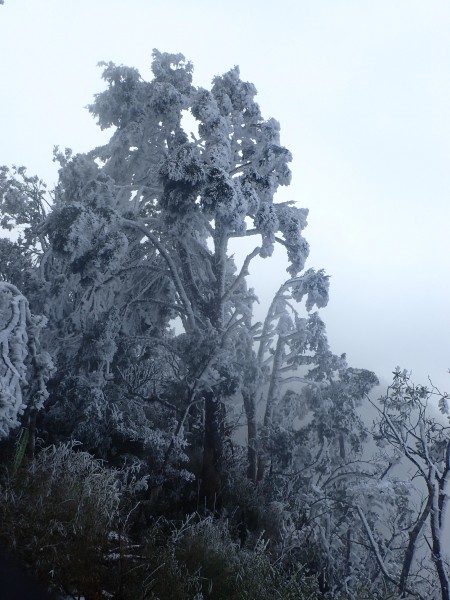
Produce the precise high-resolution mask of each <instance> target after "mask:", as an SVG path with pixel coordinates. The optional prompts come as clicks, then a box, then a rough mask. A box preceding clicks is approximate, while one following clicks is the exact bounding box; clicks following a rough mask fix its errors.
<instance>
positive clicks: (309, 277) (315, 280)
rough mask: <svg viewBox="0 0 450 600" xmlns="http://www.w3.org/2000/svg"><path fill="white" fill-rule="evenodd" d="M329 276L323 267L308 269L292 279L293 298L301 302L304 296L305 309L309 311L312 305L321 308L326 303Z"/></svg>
mask: <svg viewBox="0 0 450 600" xmlns="http://www.w3.org/2000/svg"><path fill="white" fill-rule="evenodd" d="M329 289H330V278H329V276H328V275H325V271H324V270H323V269H319V271H317V272H316V271H315V270H314V269H308V270H307V271H305V273H303V275H301V276H300V277H297V278H296V279H295V280H293V281H292V286H291V294H292V297H293V298H294V300H296V301H297V302H301V301H302V300H303V297H304V296H306V304H305V306H306V310H307V311H308V312H309V311H311V310H312V309H313V307H314V306H317V308H323V307H324V306H326V305H327V304H328V299H329Z"/></svg>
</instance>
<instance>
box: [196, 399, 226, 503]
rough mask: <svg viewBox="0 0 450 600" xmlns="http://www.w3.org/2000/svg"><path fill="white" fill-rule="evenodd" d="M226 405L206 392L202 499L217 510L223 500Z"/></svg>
mask: <svg viewBox="0 0 450 600" xmlns="http://www.w3.org/2000/svg"><path fill="white" fill-rule="evenodd" d="M223 420H224V406H223V403H222V402H220V400H218V399H216V398H214V395H213V393H212V392H207V393H205V433H204V440H203V470H202V483H201V487H200V501H201V502H202V503H204V506H205V508H206V509H208V510H211V511H214V512H215V511H217V510H218V509H220V506H221V501H222V447H223V436H224V422H223Z"/></svg>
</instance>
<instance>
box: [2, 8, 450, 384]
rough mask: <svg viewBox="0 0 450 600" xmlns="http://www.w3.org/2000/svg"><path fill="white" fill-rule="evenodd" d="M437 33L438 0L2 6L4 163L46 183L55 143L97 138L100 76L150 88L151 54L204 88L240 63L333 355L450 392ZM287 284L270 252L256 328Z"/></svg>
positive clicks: (448, 146)
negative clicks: (321, 288) (133, 76)
mask: <svg viewBox="0 0 450 600" xmlns="http://www.w3.org/2000/svg"><path fill="white" fill-rule="evenodd" d="M449 31H450V5H448V4H447V3H446V2H444V1H436V0H429V1H428V2H423V0H397V1H396V2H390V1H388V0H377V2H362V1H361V0H354V1H346V0H340V1H339V2H336V1H335V0H328V1H325V0H315V1H314V2H310V1H307V0H297V1H289V0H288V1H283V0H282V1H280V2H278V3H273V2H265V1H261V0H260V1H259V2H256V1H255V0H248V1H247V2H237V1H236V0H229V1H228V2H226V3H215V2H207V1H206V0H205V1H202V0H192V1H191V2H189V3H186V2H181V1H179V0H172V1H171V2H162V1H155V0H153V1H150V0H149V1H144V0H128V1H127V2H124V1H123V0H78V1H77V2H61V0H40V1H33V0H6V1H5V4H4V5H3V6H0V67H1V74H2V86H1V88H2V95H1V104H0V106H1V108H2V110H1V111H0V131H1V136H0V164H11V163H15V164H25V165H27V166H28V168H29V172H30V173H37V174H39V175H40V176H41V177H43V178H44V179H46V180H47V181H49V182H50V183H51V182H54V181H55V179H56V167H55V165H54V164H52V162H51V159H52V148H53V145H54V144H59V145H60V146H61V147H64V146H69V147H72V148H73V149H74V151H76V152H80V151H87V150H89V149H90V148H91V147H93V146H95V145H98V144H100V143H101V142H102V140H105V139H106V138H105V134H104V133H102V132H100V130H98V128H97V127H96V125H95V124H94V122H93V120H92V119H91V117H90V116H89V114H88V112H87V111H86V110H84V109H83V106H85V105H86V104H88V103H89V102H90V101H91V100H92V97H93V94H94V93H95V92H98V91H100V90H101V89H103V83H102V81H101V80H100V74H101V70H100V69H98V68H97V67H96V63H97V62H98V61H100V60H106V61H109V60H112V61H114V62H117V63H124V64H128V65H131V66H135V67H137V68H138V69H139V70H140V72H141V75H142V76H143V77H150V71H149V65H150V54H151V50H152V48H154V47H156V48H158V49H160V50H161V51H169V52H182V53H183V54H185V56H186V57H187V58H189V59H190V60H192V61H193V63H194V66H195V82H196V83H197V84H201V85H204V86H205V87H206V86H208V85H209V82H210V80H211V78H212V77H213V76H214V75H216V74H218V73H221V72H224V71H226V70H228V69H229V68H230V67H232V66H233V65H235V64H239V65H240V67H241V74H242V76H243V78H245V79H247V80H250V81H253V82H254V83H255V85H256V87H257V89H258V91H259V95H258V101H259V103H260V105H261V108H262V112H263V115H264V116H265V117H270V116H273V117H275V118H277V119H278V120H279V121H280V122H281V133H282V143H283V144H284V145H286V146H287V147H288V148H289V149H290V150H291V151H292V153H293V155H294V162H293V164H292V170H293V182H292V185H291V186H290V187H289V188H288V189H286V190H283V192H282V194H281V195H280V198H281V199H295V200H296V201H298V202H299V204H300V205H301V206H305V207H308V208H309V209H310V215H309V226H308V229H307V230H306V232H305V235H306V237H307V239H308V241H309V243H310V245H311V255H310V260H309V262H308V266H313V267H316V268H320V267H324V268H325V269H326V271H327V272H328V273H329V274H330V275H332V280H331V300H330V305H329V307H328V308H327V309H325V310H324V311H323V318H324V319H325V321H326V323H327V327H328V333H329V338H330V342H331V346H332V348H333V350H334V351H335V352H336V353H341V352H346V353H347V355H348V359H349V362H350V364H352V365H354V366H359V367H365V368H369V369H372V370H374V371H376V372H377V374H378V375H379V376H380V377H381V378H382V379H384V380H386V381H387V380H389V379H390V373H391V371H392V370H393V368H394V367H395V366H396V365H397V364H399V365H400V366H401V367H402V368H403V367H406V368H408V369H412V371H413V378H414V379H415V380H417V381H421V382H426V377H427V376H428V375H430V376H431V378H432V379H433V381H434V382H435V383H436V384H437V385H438V386H440V387H441V388H445V387H447V389H448V388H450V385H449V383H450V375H448V374H447V368H448V367H449V366H450V353H449V339H450V338H449V333H450V316H449V314H450V313H449V308H448V303H449V295H450V294H449V292H450V282H449V271H450V269H449V267H450V258H449V256H450V253H449V249H450V248H449V246H450V244H449V241H448V229H449V220H450V209H449V191H450V169H449V162H450V36H449V35H448V32H449ZM237 250H238V249H237ZM236 256H237V262H238V263H239V262H240V261H242V260H243V256H240V251H239V254H237V255H236ZM284 269H285V261H284V257H283V253H282V251H281V250H280V251H279V252H278V253H277V254H276V259H275V260H272V261H263V260H259V262H257V263H256V264H255V267H254V269H253V276H252V283H253V285H254V286H255V288H256V290H257V293H258V295H259V297H260V301H261V313H262V310H263V308H264V307H265V306H266V305H267V303H268V301H269V298H270V295H271V294H272V292H273V291H274V290H275V289H276V288H277V286H278V285H279V283H280V282H281V281H282V280H283V278H284V277H285V272H284Z"/></svg>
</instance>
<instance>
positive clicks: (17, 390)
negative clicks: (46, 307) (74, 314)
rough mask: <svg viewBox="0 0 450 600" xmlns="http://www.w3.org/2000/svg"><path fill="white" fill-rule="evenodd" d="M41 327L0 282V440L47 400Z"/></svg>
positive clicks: (41, 320)
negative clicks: (23, 416)
mask: <svg viewBox="0 0 450 600" xmlns="http://www.w3.org/2000/svg"><path fill="white" fill-rule="evenodd" d="M45 324H46V319H45V317H39V316H36V315H32V314H31V312H30V309H29V306H28V301H27V299H26V298H25V297H24V296H23V295H22V294H21V293H20V292H19V290H18V289H17V288H16V287H15V286H14V285H12V284H10V283H6V282H4V281H0V354H1V360H0V439H2V438H5V437H7V436H8V435H9V433H10V432H11V431H12V430H14V429H16V428H17V427H18V426H19V424H20V417H21V416H22V414H23V412H24V410H25V409H26V408H27V407H29V408H30V409H31V408H32V409H35V410H40V409H42V407H43V405H44V402H45V400H46V399H47V397H48V391H47V388H46V383H47V381H48V378H49V375H50V372H51V371H52V369H53V364H52V361H51V358H50V355H49V354H48V353H47V352H46V351H43V350H42V349H41V347H40V339H39V338H40V333H41V329H42V327H43V326H45Z"/></svg>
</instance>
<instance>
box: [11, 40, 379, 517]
mask: <svg viewBox="0 0 450 600" xmlns="http://www.w3.org/2000/svg"><path fill="white" fill-rule="evenodd" d="M103 67H104V72H103V77H104V79H105V81H106V83H107V89H106V90H105V91H103V92H101V93H100V94H98V95H97V96H96V98H95V101H94V102H93V104H92V105H91V106H90V111H91V113H92V114H93V115H94V116H95V117H96V118H97V120H98V123H99V125H100V127H101V128H102V129H110V130H111V138H110V140H109V142H108V143H107V144H105V145H104V146H101V147H99V148H95V149H93V150H92V151H91V152H88V153H86V154H78V155H73V154H72V153H71V151H69V150H67V151H65V152H60V151H59V150H56V151H55V159H56V160H57V161H58V162H59V164H60V170H59V181H58V184H57V186H56V189H55V190H54V192H53V193H52V198H51V200H52V203H51V208H50V209H47V208H46V205H45V201H44V200H45V188H44V187H43V185H42V183H41V182H40V181H39V180H38V179H37V178H32V177H28V176H27V175H26V172H25V170H24V169H23V168H20V169H15V170H13V171H12V172H10V171H8V170H7V169H3V170H2V172H1V173H2V178H1V179H0V184H1V187H0V198H1V210H2V215H3V219H2V224H3V226H4V227H7V228H10V227H12V226H16V227H19V228H22V230H23V233H22V236H21V237H20V238H19V240H18V242H16V243H12V242H11V243H9V242H6V241H5V242H4V244H5V248H6V247H7V249H8V254H7V255H5V256H6V257H7V258H6V259H5V260H3V261H0V266H1V269H2V272H4V274H5V277H6V278H11V280H13V281H14V282H16V283H17V285H20V284H23V285H25V286H26V294H27V297H28V299H29V301H30V303H31V306H32V309H33V311H34V312H38V313H42V314H44V315H46V317H47V318H48V326H47V328H46V331H45V343H46V345H47V347H48V348H50V349H51V351H52V355H53V359H54V362H55V366H56V372H55V374H54V376H53V378H52V380H51V382H50V383H49V392H50V398H49V401H48V403H47V408H46V414H45V418H44V419H43V421H42V423H41V426H42V429H43V432H44V434H45V432H47V434H46V435H48V436H49V438H50V439H54V438H55V437H56V438H62V439H67V438H71V437H72V438H75V439H78V440H81V441H82V442H83V443H84V444H85V447H86V449H88V450H90V451H93V452H95V453H97V454H98V455H100V456H102V457H105V458H109V459H112V458H113V457H118V458H120V459H123V458H124V457H127V456H129V457H132V458H133V460H135V459H139V460H141V461H143V462H144V463H145V464H146V466H147V467H146V468H151V470H152V472H153V475H154V484H155V486H158V485H160V484H161V483H162V482H164V481H169V480H171V479H174V478H175V479H176V478H178V477H184V478H189V477H192V476H195V477H197V478H198V480H199V482H201V486H200V496H201V497H202V498H205V499H206V502H207V504H209V505H210V506H213V505H216V506H217V505H218V499H219V498H220V495H221V490H222V484H223V481H222V480H223V461H224V444H225V442H226V440H227V438H229V436H230V429H231V428H232V423H233V419H234V414H235V412H236V408H237V407H236V404H237V403H238V402H239V400H240V399H241V400H242V405H243V410H244V413H245V417H246V420H247V431H248V476H249V478H250V479H251V481H253V482H254V483H256V482H258V481H259V482H261V481H263V479H264V478H266V477H268V476H269V474H270V471H271V468H272V467H271V466H270V465H272V466H273V464H274V461H276V459H275V457H274V456H273V453H272V451H271V448H273V447H274V445H275V442H274V441H273V440H274V439H275V438H276V436H277V435H278V436H279V438H280V439H281V437H282V434H281V433H280V432H281V431H282V430H283V427H284V423H285V422H287V421H289V420H290V419H291V416H292V414H293V413H292V411H294V412H295V411H299V410H301V408H299V407H303V410H307V411H311V412H312V414H313V415H315V416H314V423H315V424H317V427H316V430H317V440H318V444H319V445H320V444H321V443H322V441H323V439H325V438H326V439H327V440H328V439H330V440H331V437H330V434H329V432H332V433H333V442H332V445H333V452H335V453H336V456H339V457H340V459H341V460H344V459H346V457H347V455H348V454H347V453H348V448H349V447H350V446H352V445H358V444H359V443H360V440H359V436H360V434H361V431H360V430H359V431H358V430H357V427H354V424H355V420H354V419H353V416H352V415H353V412H352V411H353V409H354V404H355V403H356V402H357V398H353V399H351V400H347V399H345V397H344V396H345V393H347V392H348V390H350V389H351V385H352V384H351V383H349V382H350V381H351V382H353V381H354V380H355V378H356V379H357V378H358V377H359V375H357V374H356V372H355V371H351V370H350V369H348V367H347V365H346V364H345V361H344V359H343V358H339V357H335V356H333V355H332V354H331V352H330V350H329V348H328V344H327V342H326V335H325V329H324V324H323V322H322V321H321V320H320V318H319V316H318V314H317V313H315V312H312V309H313V307H314V306H317V307H318V308H320V307H323V306H325V305H326V303H327V300H328V279H327V277H326V276H325V274H324V273H323V271H318V272H315V271H314V270H312V269H309V270H307V271H306V272H304V273H303V269H304V266H305V261H306V258H307V256H308V244H307V242H306V240H305V239H304V238H303V235H302V232H303V229H304V228H305V226H306V224H307V222H306V217H307V212H308V211H307V210H306V209H303V208H298V207H297V206H296V205H295V204H294V203H293V202H276V192H277V189H278V187H279V186H281V185H287V184H289V182H290V177H291V174H290V170H289V167H288V164H289V162H290V160H291V155H290V152H289V151H288V150H287V149H286V148H284V147H283V146H282V145H281V142H280V127H279V124H278V122H277V121H275V120H274V119H268V120H265V119H264V118H263V117H262V114H261V111H260V108H259V106H258V104H257V103H256V101H255V95H256V90H255V87H254V86H253V85H252V84H250V83H247V82H245V81H243V80H241V78H240V76H239V70H238V68H237V67H235V68H233V69H231V70H230V71H229V72H228V73H225V74H224V75H222V76H218V77H215V78H214V80H213V83H212V86H211V89H210V90H206V89H203V88H199V87H195V86H194V85H193V83H192V65H191V64H190V63H189V62H187V61H186V60H185V59H184V57H183V56H182V55H173V54H162V53H159V52H157V51H155V52H154V55H153V63H152V71H153V78H152V79H151V80H150V81H145V80H144V79H142V77H141V76H140V74H139V73H138V72H137V71H136V69H133V68H128V67H124V66H116V65H114V64H112V63H108V64H104V65H103ZM235 238H245V239H247V240H248V243H249V252H248V255H247V256H246V257H243V258H238V259H234V257H233V254H232V244H233V240H234V239H235ZM275 244H279V245H281V246H283V247H284V249H285V251H286V257H287V272H288V279H287V281H286V283H285V284H284V285H283V286H282V287H281V289H280V291H279V292H278V294H277V295H276V297H275V299H274V301H273V303H272V305H271V306H270V308H269V312H268V315H267V318H266V320H265V322H264V323H263V324H259V323H256V322H255V321H254V319H253V315H252V307H253V303H254V302H255V300H256V296H255V293H254V291H253V290H252V289H249V288H248V285H247V276H248V273H249V269H250V267H251V263H252V261H253V260H254V259H255V258H256V257H258V256H259V257H262V258H264V259H269V258H270V256H271V255H272V253H273V250H274V246H275ZM15 253H19V254H20V255H21V256H22V257H23V260H24V261H26V262H25V263H24V264H23V265H21V266H20V268H19V269H17V268H16V269H14V268H13V267H14V265H13V257H14V256H15ZM23 273H26V277H24V275H23ZM303 302H304V304H305V306H304V308H302V303H303ZM255 343H256V344H257V345H256V346H255ZM369 379H370V378H369ZM373 381H374V380H371V383H373ZM371 383H370V381H369V380H368V383H367V385H369V386H370V384H371ZM289 386H290V387H289ZM293 386H294V388H295V386H297V387H298V386H300V387H301V386H303V387H304V390H303V391H302V393H301V394H300V395H299V394H298V393H297V392H295V393H294V392H293V391H292V389H293ZM325 388H326V390H327V391H326V393H325V392H324V390H325ZM341 388H342V389H344V388H345V389H346V390H347V392H345V393H344V392H342V394H341ZM314 390H316V391H314ZM318 391H320V394H321V395H320V394H319V395H318ZM316 392H317V393H316ZM261 395H262V397H263V404H264V408H263V409H262V411H261V409H260V408H259V405H258V400H259V399H260V398H261ZM349 395H350V396H351V393H350V392H349ZM350 396H349V397H350ZM313 398H314V400H313ZM305 407H306V408H305ZM237 411H238V412H239V407H238V408H237ZM291 421H292V419H291ZM288 429H289V428H288ZM289 430H290V433H289V435H290V436H291V437H292V436H293V435H294V433H295V432H294V433H293V431H291V430H292V427H291V428H290V429H289ZM337 432H339V435H338V433H337ZM315 435H316V434H315ZM280 436H281V437H280ZM294 437H295V435H294ZM330 443H331V442H330ZM289 452H290V450H289ZM330 452H331V450H330ZM272 470H273V468H272ZM189 471H190V473H191V474H189Z"/></svg>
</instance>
